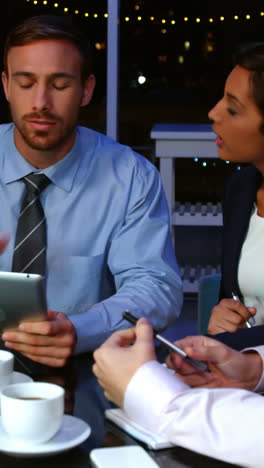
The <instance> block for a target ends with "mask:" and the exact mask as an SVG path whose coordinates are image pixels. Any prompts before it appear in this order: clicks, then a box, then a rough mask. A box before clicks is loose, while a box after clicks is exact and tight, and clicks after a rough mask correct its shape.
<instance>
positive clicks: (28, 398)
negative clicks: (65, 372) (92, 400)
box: [0, 382, 64, 444]
mask: <svg viewBox="0 0 264 468" xmlns="http://www.w3.org/2000/svg"><path fill="white" fill-rule="evenodd" d="M0 399H1V421H2V426H3V429H4V430H5V432H6V433H7V434H8V435H9V437H10V438H12V439H15V440H16V441H21V442H24V443H28V444H40V443H43V442H47V441H48V440H49V439H51V438H52V437H53V436H54V435H55V434H56V433H57V431H58V430H59V429H60V427H61V425H62V420H63V414H64V389H63V388H62V387H60V386H59V385H55V384H50V383H44V382H29V383H21V384H12V385H9V386H7V387H5V388H4V389H3V391H2V393H1V395H0Z"/></svg>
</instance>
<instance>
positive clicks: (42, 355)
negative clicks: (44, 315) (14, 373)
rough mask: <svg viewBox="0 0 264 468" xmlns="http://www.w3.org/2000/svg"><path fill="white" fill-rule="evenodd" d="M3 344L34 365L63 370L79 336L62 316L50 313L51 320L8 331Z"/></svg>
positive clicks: (25, 323) (61, 314) (26, 324)
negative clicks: (44, 365) (38, 364)
mask: <svg viewBox="0 0 264 468" xmlns="http://www.w3.org/2000/svg"><path fill="white" fill-rule="evenodd" d="M2 340H3V341H4V343H5V346H6V347H7V348H9V349H11V350H12V349H14V350H16V351H19V352H20V353H21V354H23V355H24V356H26V357H28V358H29V359H32V361H36V362H39V363H41V364H46V365H47V366H52V367H63V366H64V365H65V364H66V362H67V359H68V357H69V356H70V355H71V354H72V352H73V349H74V346H75V343H76V333H75V328H74V326H73V324H72V323H71V321H70V320H69V319H68V318H67V317H66V316H65V315H64V314H63V313H62V312H53V311H51V310H49V311H48V320H43V321H39V322H34V321H33V322H29V321H23V322H21V323H20V325H19V327H18V328H16V329H12V330H6V331H4V333H3V335H2Z"/></svg>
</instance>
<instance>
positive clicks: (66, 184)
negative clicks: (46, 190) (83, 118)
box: [2, 125, 81, 192]
mask: <svg viewBox="0 0 264 468" xmlns="http://www.w3.org/2000/svg"><path fill="white" fill-rule="evenodd" d="M3 150H4V158H3V170H2V180H3V181H4V183H6V184H9V183H11V182H14V181H16V180H19V179H21V178H22V177H25V176H26V175H28V174H30V172H37V173H41V174H45V175H46V176H47V177H49V179H50V180H51V181H52V182H53V183H54V184H55V185H57V186H58V187H60V188H62V189H63V190H65V191H67V192H70V191H71V189H72V186H73V184H74V180H75V176H76V173H77V170H78V167H79V164H80V154H81V153H80V136H79V131H78V128H77V133H76V139H75V142H74V145H73V147H72V149H71V151H70V152H69V153H68V154H66V155H65V156H64V158H63V159H61V160H60V161H58V162H57V163H56V164H54V165H52V166H49V167H47V168H46V169H41V170H40V169H36V168H35V167H34V166H32V164H30V163H29V162H28V161H27V160H26V159H25V158H24V157H23V156H22V155H21V154H20V153H19V151H18V150H17V148H16V145H15V143H14V125H12V126H11V127H10V128H9V130H8V131H7V133H6V140H5V145H4V148H3Z"/></svg>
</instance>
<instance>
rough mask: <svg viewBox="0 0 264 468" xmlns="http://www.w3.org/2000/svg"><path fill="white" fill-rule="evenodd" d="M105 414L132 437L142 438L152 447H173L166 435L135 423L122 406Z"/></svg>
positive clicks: (154, 448)
mask: <svg viewBox="0 0 264 468" xmlns="http://www.w3.org/2000/svg"><path fill="white" fill-rule="evenodd" d="M105 416H106V418H107V419H109V420H110V421H112V422H114V423H115V424H117V426H119V427H121V429H123V430H124V431H126V432H127V433H128V434H130V435H131V436H132V437H134V438H135V439H138V440H141V442H144V443H145V444H146V445H147V446H148V448H150V449H153V450H160V449H164V448H169V447H173V444H172V443H171V442H169V441H168V440H167V439H165V438H164V437H161V436H160V435H159V434H155V433H154V432H151V431H148V430H147V429H145V428H144V427H142V426H140V425H139V424H137V423H135V422H134V421H133V420H132V419H130V418H129V417H128V416H127V415H126V413H125V412H124V411H123V410H122V409H120V408H116V409H108V410H106V411H105Z"/></svg>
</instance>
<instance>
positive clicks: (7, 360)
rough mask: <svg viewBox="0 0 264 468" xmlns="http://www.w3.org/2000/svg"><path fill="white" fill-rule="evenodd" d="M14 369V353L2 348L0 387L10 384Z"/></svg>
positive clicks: (0, 351) (0, 352) (0, 353)
mask: <svg viewBox="0 0 264 468" xmlns="http://www.w3.org/2000/svg"><path fill="white" fill-rule="evenodd" d="M13 370H14V355H13V354H12V353H10V352H9V351H4V350H0V388H3V387H5V386H6V385H8V384H10V382H11V379H12V374H13Z"/></svg>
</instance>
